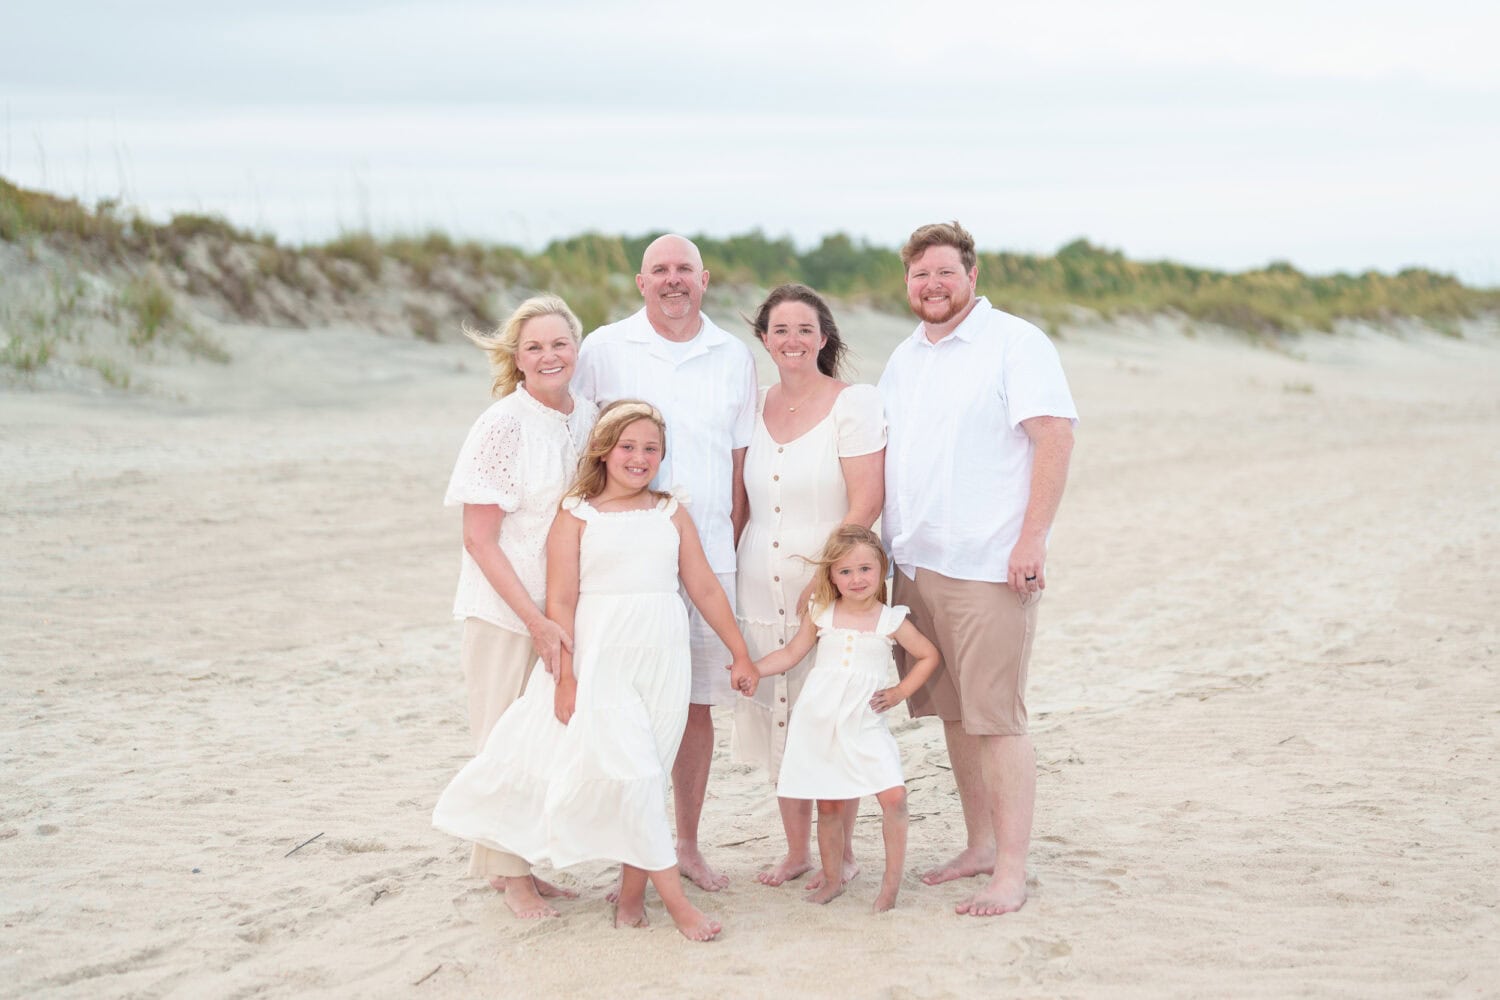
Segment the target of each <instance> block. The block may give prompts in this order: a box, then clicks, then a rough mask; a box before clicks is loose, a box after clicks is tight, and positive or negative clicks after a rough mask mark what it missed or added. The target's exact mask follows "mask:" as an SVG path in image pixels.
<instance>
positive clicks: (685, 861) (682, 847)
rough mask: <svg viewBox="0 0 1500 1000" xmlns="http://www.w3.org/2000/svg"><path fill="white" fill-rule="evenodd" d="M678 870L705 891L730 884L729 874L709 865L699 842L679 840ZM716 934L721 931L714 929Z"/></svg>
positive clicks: (718, 888) (711, 890)
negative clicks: (692, 842)
mask: <svg viewBox="0 0 1500 1000" xmlns="http://www.w3.org/2000/svg"><path fill="white" fill-rule="evenodd" d="M677 870H678V871H679V872H681V873H682V877H683V878H685V879H687V880H688V881H689V882H691V883H693V884H694V885H696V886H697V887H698V888H700V889H702V890H703V891H704V892H718V891H719V890H720V889H722V888H724V887H725V886H726V885H728V884H729V876H728V875H720V874H719V873H718V872H716V871H714V870H713V869H712V868H710V867H709V865H708V862H707V861H705V860H704V859H703V852H702V851H700V850H698V845H697V844H684V843H683V842H682V841H680V840H679V841H678V842H677ZM714 933H715V934H717V933H719V932H718V931H714ZM694 940H695V941H696V940H702V941H706V940H708V938H694Z"/></svg>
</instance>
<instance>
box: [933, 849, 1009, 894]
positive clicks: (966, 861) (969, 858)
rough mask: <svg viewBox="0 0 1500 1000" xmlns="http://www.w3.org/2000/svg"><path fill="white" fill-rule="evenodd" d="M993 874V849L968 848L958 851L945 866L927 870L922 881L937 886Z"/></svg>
mask: <svg viewBox="0 0 1500 1000" xmlns="http://www.w3.org/2000/svg"><path fill="white" fill-rule="evenodd" d="M994 872H995V849H994V848H993V847H983V848H981V847H968V848H965V849H964V850H963V851H960V852H959V854H958V856H957V857H955V858H954V859H953V860H951V861H949V862H948V863H947V864H944V865H938V866H937V867H936V868H929V869H928V870H927V871H925V872H923V873H922V881H923V882H924V883H925V884H927V885H939V884H941V883H943V882H952V881H953V880H954V879H956V878H969V877H970V876H972V875H992V874H994Z"/></svg>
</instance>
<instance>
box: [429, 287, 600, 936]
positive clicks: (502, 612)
mask: <svg viewBox="0 0 1500 1000" xmlns="http://www.w3.org/2000/svg"><path fill="white" fill-rule="evenodd" d="M465 332H466V333H467V332H468V331H465ZM468 335H469V338H470V339H471V340H473V341H474V343H476V344H478V345H479V346H480V347H481V348H483V349H484V350H485V351H486V353H488V354H489V356H490V365H491V369H492V372H493V376H494V382H493V385H492V387H491V392H492V393H493V395H494V396H495V397H496V402H494V403H492V404H491V405H490V407H489V409H487V410H485V411H484V413H483V414H481V415H480V417H479V419H478V420H477V421H475V422H474V426H473V428H472V429H471V430H470V431H469V435H468V438H467V439H466V440H465V441H464V445H463V449H462V450H461V451H460V452H459V455H458V461H457V462H456V463H455V464H454V467H453V476H452V478H451V479H450V480H449V482H448V491H447V495H446V497H445V498H444V503H445V504H446V505H447V506H462V507H463V539H464V554H463V565H462V568H461V569H460V570H459V577H458V595H457V597H456V598H455V600H454V604H453V616H454V617H455V618H458V619H460V620H462V621H463V623H464V633H463V645H462V650H461V653H460V660H461V662H462V666H463V672H464V679H465V683H466V685H467V687H468V701H469V733H470V735H471V736H472V738H473V741H474V749H475V750H478V749H479V748H480V747H483V746H484V741H485V739H486V738H487V737H488V736H489V734H490V729H491V728H492V727H493V726H494V725H495V720H497V719H499V718H500V716H501V714H502V713H504V711H505V710H506V709H507V708H508V707H510V704H511V703H512V702H514V701H515V700H516V698H517V697H519V696H520V694H521V691H522V690H523V689H524V688H525V686H526V679H527V677H528V675H529V674H530V671H531V666H532V664H533V663H535V662H536V660H537V657H538V656H540V657H541V658H542V660H543V661H544V662H546V663H547V664H548V665H549V666H550V667H551V668H553V669H555V668H556V665H557V663H558V661H559V659H560V657H561V654H562V652H563V651H564V650H565V649H567V648H569V647H570V645H571V642H572V639H571V638H570V637H569V636H568V634H567V633H566V632H565V631H564V630H563V629H562V628H561V627H560V626H558V625H557V624H556V623H555V622H552V621H550V620H549V619H548V618H547V617H546V615H545V614H543V612H542V607H541V605H542V602H543V600H544V598H545V591H546V580H547V567H546V552H545V547H546V541H547V532H548V530H549V529H550V528H551V527H552V519H553V517H554V516H555V515H556V513H557V503H558V501H559V500H560V499H561V498H562V495H563V491H564V490H566V489H567V486H568V483H569V482H571V481H572V478H573V473H574V470H575V469H576V468H577V466H578V456H579V454H580V452H582V450H583V447H584V445H585V444H586V443H587V441H588V436H589V431H590V430H591V429H592V428H593V426H594V417H595V415H596V414H597V412H598V411H597V409H596V408H595V406H594V404H593V403H591V402H589V401H588V400H586V399H583V398H581V397H578V396H575V395H573V394H572V393H571V392H570V391H569V389H568V383H569V381H570V380H571V379H572V377H573V368H574V364H575V362H576V361H577V359H578V344H579V341H580V339H581V338H582V336H583V327H582V324H580V323H579V321H578V317H577V316H575V315H573V311H572V310H571V309H569V308H568V305H567V303H566V302H564V301H563V300H562V299H560V298H558V297H556V296H554V295H543V296H538V297H536V298H531V299H527V300H526V301H525V302H523V303H521V305H520V307H518V308H517V309H516V311H515V312H514V313H512V314H511V316H510V319H508V320H506V322H505V325H504V326H502V327H501V328H500V329H499V330H497V331H495V332H494V333H492V334H488V335H480V334H474V333H469V334H468ZM469 874H470V875H471V876H474V877H478V878H487V879H489V881H490V884H491V885H492V886H494V887H495V888H496V889H497V890H499V891H501V892H503V893H504V894H505V903H506V905H507V906H509V907H510V909H511V910H512V911H513V912H514V913H515V914H516V915H517V916H519V917H523V918H528V919H531V918H537V917H547V916H556V915H557V911H556V910H555V909H553V907H552V906H551V904H549V903H548V902H547V901H546V900H545V899H544V898H543V897H547V896H571V895H573V894H572V893H571V892H569V891H566V890H562V889H559V888H557V887H555V886H552V885H550V884H548V883H547V882H544V881H542V880H540V879H536V878H534V877H533V875H532V874H531V868H530V866H529V865H528V864H527V863H526V862H525V861H524V860H523V859H522V858H520V857H517V856H516V855H513V854H508V853H506V852H502V851H496V850H492V849H490V848H488V847H484V846H481V845H477V844H476V845H475V847H474V850H473V853H472V855H471V856H470V860H469Z"/></svg>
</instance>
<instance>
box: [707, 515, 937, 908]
mask: <svg viewBox="0 0 1500 1000" xmlns="http://www.w3.org/2000/svg"><path fill="white" fill-rule="evenodd" d="M817 567H818V569H817V573H816V575H815V576H814V577H813V594H812V599H811V600H810V601H809V602H808V613H807V614H806V615H804V616H803V619H802V628H801V629H800V630H798V632H797V634H796V635H795V636H793V637H792V640H791V641H790V642H788V643H787V644H786V645H785V646H783V647H782V648H781V649H779V650H777V651H776V652H774V653H772V654H770V655H769V656H766V657H763V658H762V659H760V660H758V661H756V662H755V664H754V665H753V666H746V667H743V668H742V667H734V668H731V669H732V673H731V677H732V680H733V682H734V685H735V687H737V688H738V689H739V690H740V691H741V692H743V693H744V694H746V695H751V694H754V693H755V688H756V686H757V684H758V683H759V681H760V678H762V677H769V676H771V675H773V674H779V673H783V672H785V671H787V670H790V669H791V668H792V667H793V666H795V665H796V664H797V663H799V662H800V661H801V660H802V658H803V657H804V656H806V655H807V653H808V651H809V650H811V649H812V648H813V644H814V643H815V642H816V644H817V648H818V655H817V657H816V659H815V660H814V662H813V668H812V671H811V672H810V673H809V674H808V675H807V680H806V682H805V683H804V685H803V687H802V693H801V695H799V696H798V698H797V707H796V709H795V710H794V711H793V712H792V716H791V720H790V722H789V723H788V727H787V737H786V752H785V753H784V755H783V756H782V761H781V776H780V780H779V781H778V783H777V786H776V794H777V795H778V796H781V797H782V798H788V799H816V800H817V802H818V853H819V855H820V856H821V859H822V863H823V882H822V884H821V885H820V886H818V887H817V888H816V889H815V890H813V891H812V892H810V893H809V894H808V900H809V901H810V902H814V903H826V902H828V901H829V900H830V899H833V898H834V897H836V896H838V895H839V894H840V893H842V892H843V891H844V880H843V861H844V858H843V855H844V833H843V824H844V821H845V820H844V813H843V810H842V808H841V805H842V802H843V800H845V799H858V798H859V797H860V796H863V795H871V794H873V795H874V796H875V798H876V800H877V801H878V802H879V803H880V809H881V814H882V832H883V834H884V837H885V875H884V877H883V879H882V880H881V883H880V894H879V895H878V896H877V897H876V898H875V909H876V910H889V909H890V908H891V907H893V906H895V905H896V893H897V891H898V890H899V889H900V888H901V867H902V864H903V863H904V862H905V860H906V785H905V784H904V783H903V781H902V778H901V755H900V753H899V751H898V750H897V749H896V740H895V738H894V737H893V736H891V732H890V730H889V729H888V728H886V724H885V718H884V717H883V716H881V715H879V714H877V713H881V712H884V711H885V710H886V709H888V708H891V707H892V706H893V705H899V704H900V703H901V702H902V701H904V700H905V699H906V698H907V697H908V696H910V695H911V693H912V692H913V691H915V690H917V688H919V687H921V686H922V684H923V682H924V681H926V680H927V678H928V677H929V676H931V674H932V672H933V671H934V670H936V669H937V665H938V652H937V648H936V647H935V646H933V644H932V643H930V642H928V641H927V639H926V638H925V637H924V636H923V635H922V633H920V632H918V631H917V629H916V626H914V625H912V624H911V622H909V621H907V620H906V608H902V607H898V608H892V607H888V606H887V605H886V603H885V601H886V592H885V577H886V571H887V568H888V564H887V562H886V556H885V550H884V549H883V548H881V546H880V539H879V538H878V537H877V536H876V535H875V534H874V532H872V531H870V530H869V529H868V528H862V527H860V526H858V525H853V524H845V525H842V526H840V527H839V528H837V529H835V530H834V532H833V534H832V535H830V536H829V538H828V541H827V543H825V544H824V546H823V552H822V554H821V555H819V556H818V559H817ZM893 640H894V641H895V642H898V643H900V644H901V648H903V649H905V650H906V651H907V653H909V654H910V655H911V657H912V658H913V660H914V661H915V662H914V663H913V666H912V668H911V670H910V671H909V672H908V673H907V675H906V679H905V680H903V681H902V682H901V683H900V684H898V685H896V686H895V687H885V682H886V679H887V678H888V677H889V674H890V669H891V643H892V641H893Z"/></svg>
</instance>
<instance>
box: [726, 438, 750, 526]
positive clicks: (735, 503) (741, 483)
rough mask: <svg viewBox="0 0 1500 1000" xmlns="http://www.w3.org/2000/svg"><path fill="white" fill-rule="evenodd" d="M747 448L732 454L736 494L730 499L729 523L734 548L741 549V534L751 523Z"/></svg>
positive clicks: (736, 450) (738, 449) (739, 449)
mask: <svg viewBox="0 0 1500 1000" xmlns="http://www.w3.org/2000/svg"><path fill="white" fill-rule="evenodd" d="M748 450H749V449H747V448H736V449H734V451H733V452H731V455H732V459H733V462H734V494H733V496H732V497H731V499H730V505H729V523H730V524H731V525H733V526H734V547H735V548H736V549H738V548H739V547H740V532H742V531H744V530H745V525H746V524H748V523H749V522H750V494H749V493H747V492H746V491H745V452H746V451H748Z"/></svg>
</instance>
